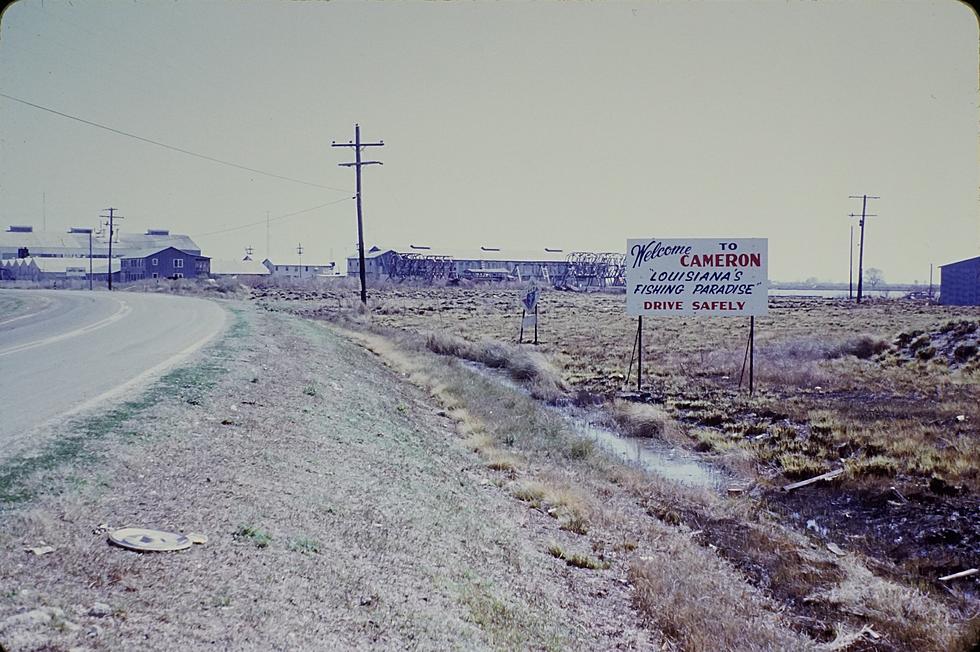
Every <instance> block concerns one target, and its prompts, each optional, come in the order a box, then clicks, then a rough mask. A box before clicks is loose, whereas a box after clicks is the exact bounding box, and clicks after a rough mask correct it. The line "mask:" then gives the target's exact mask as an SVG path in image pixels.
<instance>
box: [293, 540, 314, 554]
mask: <svg viewBox="0 0 980 652" xmlns="http://www.w3.org/2000/svg"><path fill="white" fill-rule="evenodd" d="M289 549H290V550H292V551H293V552H301V553H303V554H304V555H318V554H320V544H319V543H318V542H317V541H315V540H313V539H309V538H306V537H300V538H298V539H293V540H292V541H290V542H289Z"/></svg>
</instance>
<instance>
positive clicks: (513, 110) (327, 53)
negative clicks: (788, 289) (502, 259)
mask: <svg viewBox="0 0 980 652" xmlns="http://www.w3.org/2000/svg"><path fill="white" fill-rule="evenodd" d="M978 49H980V47H978V25H977V20H976V17H975V15H974V13H973V11H972V10H971V9H970V8H969V7H968V6H967V5H965V4H962V3H959V2H954V1H952V0H937V1H928V2H916V1H903V2H873V1H860V2H856V1H843V2H811V1H807V2H795V1H790V2H784V1H779V2H745V1H730V2H669V1H667V2H603V3H594V2H581V3H565V2H562V3H559V2H550V1H542V0H538V1H536V2H494V3H491V2H484V1H477V2H462V1H460V2H453V1H451V2H411V1H409V2H400V3H394V2H366V1H360V0H358V1H347V2H344V1H335V2H318V1H311V2H286V1H280V0H275V1H272V0H267V1H261V2H254V1H253V2H239V1H237V0H236V1H234V2H231V1H228V2H225V1H216V0H215V1H206V2H204V1H197V0H195V1H187V0H178V1H176V2H174V1H173V0H166V1H164V0H150V1H137V2H127V3H123V2H101V1H98V0H90V1H84V2H72V3H67V2H51V1H46V2H41V1H40V0H20V1H19V2H17V3H15V4H14V5H12V6H11V7H9V8H8V9H7V10H6V12H5V13H4V14H3V19H2V24H0V93H3V94H6V95H10V96H14V97H17V98H20V99H22V100H25V101H27V102H31V103H33V104H37V105H41V106H44V107H47V108H49V109H53V110H55V111H59V112H61V113H66V114H70V115H72V116H76V117H78V118H82V119H84V120H88V121H91V122H96V123H99V124H102V125H105V126H107V127H111V128H113V129H117V130H121V131H125V132H128V133H131V134H135V135H138V136H140V137H143V138H147V139H151V140H155V141H159V142H162V143H165V144H167V145H170V146H173V147H177V148H181V149H185V150H190V151H192V152H195V153H198V154H202V155H205V156H209V157H213V158H217V159H222V160H224V161H228V162H232V163H235V164H237V165H241V166H245V167H249V168H255V169H258V170H262V171H264V172H268V173H272V174H275V175H280V176H284V177H289V178H292V179H296V180H300V181H305V182H309V183H312V184H319V185H321V186H327V187H317V186H315V185H306V184H303V183H296V182H293V181H288V180H284V179H278V178H273V177H269V176H264V175H261V174H256V173H254V172H249V171H245V170H242V169H239V168H234V167H230V166H226V165H220V164H218V163H215V162H211V161H207V160H202V159H200V158H194V157H191V156H188V155H186V154H182V153H178V152H175V151H172V150H167V149H164V148H161V147H158V146H155V145H151V144H148V143H145V142H142V141H139V140H136V139H133V138H129V137H125V136H122V135H119V134H116V133H112V132H109V131H105V130H102V129H98V128H96V127H92V126H89V125H87V124H82V123H80V122H77V121H74V120H70V119H67V118H65V117H62V116H59V115H54V114H52V113H49V112H45V111H42V110H40V109H37V108H33V107H29V106H26V105H24V104H21V103H18V102H15V101H12V100H10V99H6V98H3V97H0V184H2V188H0V228H6V226H7V225H8V224H33V225H35V228H37V229H40V228H41V227H42V223H46V226H47V228H48V229H49V230H61V229H65V228H67V227H68V226H95V225H96V223H97V221H98V216H99V214H100V212H101V211H102V209H104V208H106V207H108V206H113V207H116V208H118V209H119V213H120V214H122V215H124V216H125V218H126V219H125V220H124V221H123V222H122V228H123V229H124V230H127V231H130V232H134V231H135V232H142V231H144V230H146V229H147V228H169V229H170V230H171V231H173V232H177V233H187V234H189V235H191V236H193V237H194V239H195V240H196V241H197V242H198V244H200V245H201V247H202V249H203V250H204V253H205V254H206V255H209V256H212V257H214V258H240V257H241V256H242V255H243V253H244V249H245V247H246V246H249V245H251V246H252V247H254V248H255V254H254V256H255V257H256V258H258V259H260V260H261V259H262V258H264V257H265V256H266V255H267V253H270V254H271V257H272V258H273V259H274V260H277V261H284V262H295V260H296V258H297V256H296V252H295V248H296V246H297V244H298V243H300V242H302V244H303V247H304V254H303V261H304V262H305V263H309V264H312V263H315V262H324V261H327V260H337V261H342V260H343V259H344V257H345V256H346V255H348V254H352V253H353V252H354V250H355V248H354V243H355V242H356V220H355V208H354V202H353V201H352V200H351V199H350V198H351V196H352V195H353V186H354V173H353V171H352V170H351V169H348V168H341V167H338V166H337V164H338V163H341V162H345V161H349V160H352V159H351V158H350V157H351V155H352V153H351V152H350V150H345V149H340V148H331V147H330V143H331V141H332V140H337V141H343V142H346V141H347V140H348V139H351V138H353V131H354V123H355V122H359V123H360V125H361V130H362V136H363V137H364V139H366V140H370V141H376V140H379V139H381V140H384V142H385V146H384V147H380V148H372V149H370V150H368V151H366V152H365V157H367V158H371V159H378V160H381V161H383V162H384V165H383V166H370V167H367V168H365V170H364V185H363V197H364V210H365V237H366V241H367V244H368V246H371V245H372V244H379V245H404V244H408V243H414V244H429V245H432V246H442V247H458V248H478V247H479V246H480V245H488V246H499V247H504V248H516V249H523V250H530V249H541V248H543V247H560V248H563V249H565V250H566V251H571V250H589V251H624V250H625V246H626V240H627V238H646V237H684V236H695V237H765V238H768V239H769V257H770V258H769V276H770V278H772V279H775V280H792V279H803V278H806V277H810V276H815V277H819V278H821V279H827V280H837V281H846V280H847V274H848V238H849V229H848V227H849V224H852V223H855V224H856V221H852V220H850V219H849V218H848V217H847V216H848V213H852V212H856V213H860V210H861V202H860V200H853V199H848V196H849V195H860V194H865V193H866V194H869V195H878V196H880V197H881V199H880V200H877V201H872V202H870V208H869V212H871V213H874V214H877V215H878V217H873V218H869V219H868V232H867V241H866V248H865V266H866V267H877V268H880V269H881V270H883V272H884V275H885V279H886V280H887V281H894V282H904V281H913V280H919V281H927V280H928V275H929V264H930V263H935V264H937V265H940V264H945V263H948V262H952V261H955V260H959V259H962V258H968V257H972V256H976V255H980V197H978V195H980V193H978V187H980V173H978V170H980V166H978V144H980V138H978V124H980V95H978ZM42 198H43V199H42ZM331 202H335V203H332V204H331ZM314 207H318V208H314ZM307 209H314V210H307ZM267 211H268V212H269V214H270V215H271V216H272V218H273V221H272V229H271V232H272V234H271V252H267V250H266V227H265V219H266V212H267ZM299 211H305V212H299ZM291 213H298V214H296V215H293V216H291V217H285V218H283V219H279V220H276V219H275V218H276V217H279V216H284V215H288V214H291ZM253 223H257V224H255V226H250V227H247V228H241V229H236V230H228V229H234V228H235V227H238V226H242V225H248V224H253ZM216 231H224V232H223V233H214V232H216ZM341 267H342V268H343V263H341ZM936 278H937V279H938V272H937V275H936Z"/></svg>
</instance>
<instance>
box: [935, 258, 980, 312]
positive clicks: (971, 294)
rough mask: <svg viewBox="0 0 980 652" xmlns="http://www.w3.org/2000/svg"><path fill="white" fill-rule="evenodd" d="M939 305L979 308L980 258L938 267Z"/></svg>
mask: <svg viewBox="0 0 980 652" xmlns="http://www.w3.org/2000/svg"><path fill="white" fill-rule="evenodd" d="M939 269H940V270H941V271H940V283H939V303H941V304H942V305H944V306H980V256H977V257H976V258H967V259H966V260H961V261H958V262H955V263H949V264H947V265H940V266H939Z"/></svg>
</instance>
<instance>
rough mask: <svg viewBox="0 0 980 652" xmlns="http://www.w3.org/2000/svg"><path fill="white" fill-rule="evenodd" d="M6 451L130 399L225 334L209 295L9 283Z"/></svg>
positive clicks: (222, 317) (0, 370) (1, 327)
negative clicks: (63, 422) (13, 303)
mask: <svg viewBox="0 0 980 652" xmlns="http://www.w3.org/2000/svg"><path fill="white" fill-rule="evenodd" d="M4 297H17V298H19V299H21V301H22V302H26V303H27V304H28V305H29V308H28V310H26V311H24V310H20V311H18V312H17V313H14V314H13V315H12V316H7V317H5V316H4V315H2V314H0V459H3V458H4V457H7V456H8V455H9V454H12V453H13V452H15V451H18V450H22V449H23V448H25V447H29V446H30V443H31V440H32V434H33V433H35V432H36V431H37V430H38V429H39V428H40V427H42V426H48V425H51V424H52V423H55V422H57V421H58V420H59V419H62V418H64V417H66V416H68V415H71V414H74V413H78V412H82V411H85V410H92V409H97V408H98V407H99V406H100V405H102V404H103V403H106V402H108V401H111V400H113V399H116V398H119V397H122V398H125V397H126V396H127V395H128V394H130V393H132V392H134V391H137V390H138V388H139V386H140V385H142V384H144V383H145V382H147V381H149V380H151V379H152V378H154V377H156V376H158V375H160V374H162V373H163V372H164V371H166V370H167V369H168V368H170V367H172V366H173V365H175V364H177V363H178V362H180V361H181V360H183V359H184V358H186V357H187V356H189V355H190V354H191V353H193V352H194V351H196V350H197V349H199V348H200V347H201V346H203V345H204V344H205V343H207V342H208V341H209V340H210V339H211V338H212V337H214V336H215V335H217V334H218V333H220V332H221V331H222V330H223V329H224V326H225V323H226V316H227V312H226V311H225V310H224V309H222V308H221V307H220V306H219V305H218V304H216V303H214V302H212V301H206V300H203V299H195V298H191V297H180V296H171V295H159V294H138V293H133V292H113V293H109V292H85V291H58V290H0V298H4Z"/></svg>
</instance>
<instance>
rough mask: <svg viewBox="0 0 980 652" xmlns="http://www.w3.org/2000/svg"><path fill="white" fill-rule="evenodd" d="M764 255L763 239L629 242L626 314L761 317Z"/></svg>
mask: <svg viewBox="0 0 980 652" xmlns="http://www.w3.org/2000/svg"><path fill="white" fill-rule="evenodd" d="M768 253H769V240H768V239H766V238H740V239H734V238H728V239H726V238H671V239H662V240H661V239H658V238H645V239H642V240H627V241H626V313H627V314H629V315H653V316H658V317H659V316H667V315H695V316H697V315H708V316H728V317H735V316H750V315H753V316H754V315H765V314H766V313H767V312H768V311H769V282H768Z"/></svg>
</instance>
